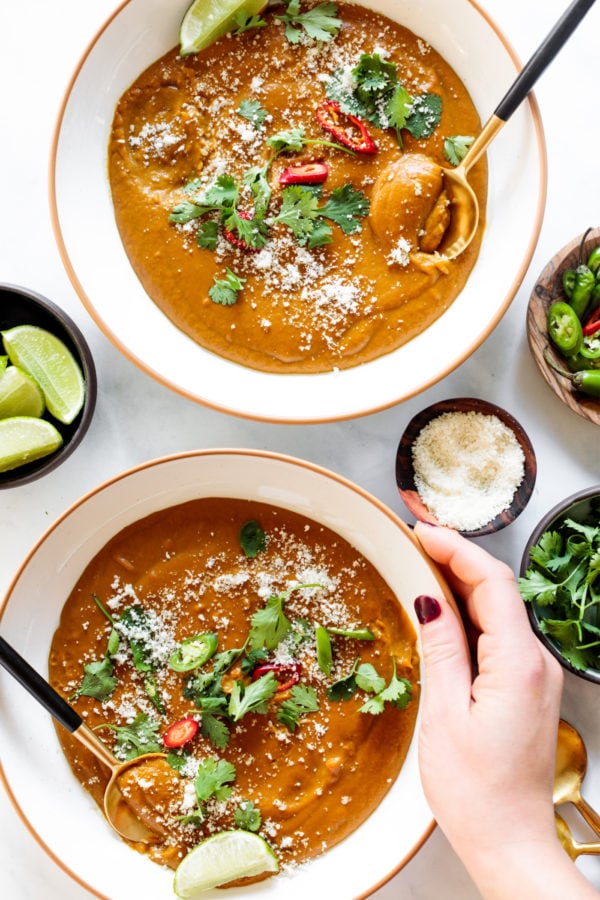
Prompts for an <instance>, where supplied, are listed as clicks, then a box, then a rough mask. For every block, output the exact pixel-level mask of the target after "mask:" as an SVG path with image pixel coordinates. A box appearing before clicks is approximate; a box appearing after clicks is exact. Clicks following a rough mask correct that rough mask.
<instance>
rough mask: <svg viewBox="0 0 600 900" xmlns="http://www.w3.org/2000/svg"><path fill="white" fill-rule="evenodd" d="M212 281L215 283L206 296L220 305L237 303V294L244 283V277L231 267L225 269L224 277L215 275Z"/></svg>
mask: <svg viewBox="0 0 600 900" xmlns="http://www.w3.org/2000/svg"><path fill="white" fill-rule="evenodd" d="M214 281H215V283H214V284H213V286H212V287H211V288H210V289H209V291H208V296H209V297H210V299H211V300H212V301H213V303H218V304H220V305H221V306H233V304H234V303H237V298H238V294H239V292H240V291H241V290H242V288H243V286H244V284H245V283H246V279H245V278H241V277H240V276H238V275H236V274H235V272H232V271H231V269H227V271H226V273H225V278H216V277H215V279H214Z"/></svg>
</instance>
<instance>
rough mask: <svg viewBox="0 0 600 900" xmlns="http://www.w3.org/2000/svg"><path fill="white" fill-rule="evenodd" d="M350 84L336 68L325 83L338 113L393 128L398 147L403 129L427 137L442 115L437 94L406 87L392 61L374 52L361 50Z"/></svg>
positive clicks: (341, 71)
mask: <svg viewBox="0 0 600 900" xmlns="http://www.w3.org/2000/svg"><path fill="white" fill-rule="evenodd" d="M352 79H353V84H351V85H350V87H349V86H348V79H347V77H346V74H345V72H344V70H343V69H338V70H336V71H335V72H334V73H333V75H332V77H331V78H330V79H329V81H328V82H327V84H326V86H325V91H326V94H327V96H328V97H329V99H330V100H337V102H338V103H339V104H340V108H341V110H342V112H345V113H349V114H350V115H355V116H359V117H360V118H362V119H366V120H367V121H369V122H371V123H372V124H373V125H375V126H377V127H378V128H389V127H393V128H395V129H396V134H397V136H398V143H399V144H400V146H402V135H401V132H402V130H403V129H406V130H407V131H408V132H409V133H410V134H411V135H412V136H413V137H414V138H416V139H417V140H420V139H423V138H428V137H431V135H432V134H433V132H434V130H435V129H436V128H437V126H438V124H439V122H440V119H441V115H442V99H441V97H440V96H439V95H438V94H429V93H427V94H419V95H417V96H416V97H413V96H411V94H410V93H409V92H408V91H407V90H406V88H405V87H404V86H403V85H402V84H401V83H400V81H399V79H398V69H397V66H396V64H395V63H391V62H387V61H386V60H384V59H382V58H381V56H380V55H379V54H378V53H363V54H362V55H361V57H360V59H359V61H358V64H357V65H356V66H355V67H354V68H353V69H352Z"/></svg>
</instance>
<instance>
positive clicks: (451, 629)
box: [415, 595, 472, 715]
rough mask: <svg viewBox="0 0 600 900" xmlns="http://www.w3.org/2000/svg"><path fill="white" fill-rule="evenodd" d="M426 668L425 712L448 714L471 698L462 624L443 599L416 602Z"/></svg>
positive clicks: (468, 662)
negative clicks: (449, 710) (450, 710)
mask: <svg viewBox="0 0 600 900" xmlns="http://www.w3.org/2000/svg"><path fill="white" fill-rule="evenodd" d="M415 613H416V615H417V619H418V620H419V624H420V626H421V646H422V649H423V664H424V667H425V695H424V700H423V705H424V712H425V713H426V714H427V715H438V714H440V715H443V714H447V711H448V709H453V708H454V709H458V708H461V707H463V706H465V705H467V704H468V703H469V702H470V698H471V683H472V677H471V657H470V653H469V649H468V645H467V638H466V635H465V631H464V628H463V626H462V622H461V621H460V620H459V618H458V615H457V614H456V612H455V611H454V610H453V609H452V607H451V606H450V604H449V603H448V601H447V600H445V599H439V600H437V599H435V598H434V597H428V596H425V595H421V596H419V597H417V598H416V600H415Z"/></svg>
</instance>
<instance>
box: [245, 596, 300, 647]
mask: <svg viewBox="0 0 600 900" xmlns="http://www.w3.org/2000/svg"><path fill="white" fill-rule="evenodd" d="M286 596H287V595H286V594H280V595H279V596H277V597H275V596H274V597H269V599H268V600H267V602H266V604H265V606H264V608H263V609H259V610H257V612H255V613H254V615H253V616H252V618H251V619H250V646H251V647H252V648H253V649H255V650H262V648H263V647H266V649H267V650H273V649H274V648H275V647H276V646H277V645H278V644H279V643H280V642H281V641H282V640H283V639H284V637H285V636H286V634H287V633H288V632H289V631H290V629H291V627H292V623H291V622H290V620H289V619H288V618H287V616H286V615H285V613H284V611H283V605H284V603H285V600H286Z"/></svg>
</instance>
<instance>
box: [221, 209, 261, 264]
mask: <svg viewBox="0 0 600 900" xmlns="http://www.w3.org/2000/svg"><path fill="white" fill-rule="evenodd" d="M238 215H239V217H240V219H244V220H245V221H246V222H251V221H252V219H253V218H254V216H253V215H252V213H249V212H246V211H245V210H243V209H242V210H240V211H239V212H238ZM223 237H224V238H225V240H227V241H229V243H230V244H233V246H234V247H237V248H238V250H245V251H246V252H247V253H258V247H251V246H250V244H249V243H248V242H247V241H245V240H244V238H241V237H238V235H237V234H236V233H235V231H230V230H229V229H228V228H224V229H223Z"/></svg>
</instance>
